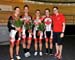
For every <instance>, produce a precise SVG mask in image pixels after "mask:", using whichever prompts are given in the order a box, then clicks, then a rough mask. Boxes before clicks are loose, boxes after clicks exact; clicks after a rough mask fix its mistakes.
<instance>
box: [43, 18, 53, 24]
mask: <svg viewBox="0 0 75 60" xmlns="http://www.w3.org/2000/svg"><path fill="white" fill-rule="evenodd" d="M44 21H45V24H46V25H49V24H51V23H52V20H51V18H45V20H44Z"/></svg>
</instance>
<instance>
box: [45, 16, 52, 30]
mask: <svg viewBox="0 0 75 60" xmlns="http://www.w3.org/2000/svg"><path fill="white" fill-rule="evenodd" d="M44 23H45V30H46V31H51V29H52V19H51V16H49V17H45V18H44Z"/></svg>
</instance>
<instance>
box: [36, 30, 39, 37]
mask: <svg viewBox="0 0 75 60" xmlns="http://www.w3.org/2000/svg"><path fill="white" fill-rule="evenodd" d="M38 31H39V30H37V31H36V38H39V36H38Z"/></svg>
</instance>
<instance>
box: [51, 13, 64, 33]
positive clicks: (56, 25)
mask: <svg viewBox="0 0 75 60" xmlns="http://www.w3.org/2000/svg"><path fill="white" fill-rule="evenodd" d="M52 20H53V31H54V32H62V29H63V23H65V17H64V15H63V14H59V15H57V16H56V15H52Z"/></svg>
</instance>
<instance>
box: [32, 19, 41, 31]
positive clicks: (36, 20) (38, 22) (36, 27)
mask: <svg viewBox="0 0 75 60" xmlns="http://www.w3.org/2000/svg"><path fill="white" fill-rule="evenodd" d="M33 21H34V29H35V30H38V26H39V24H40V23H41V18H39V19H36V18H34V19H33Z"/></svg>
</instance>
